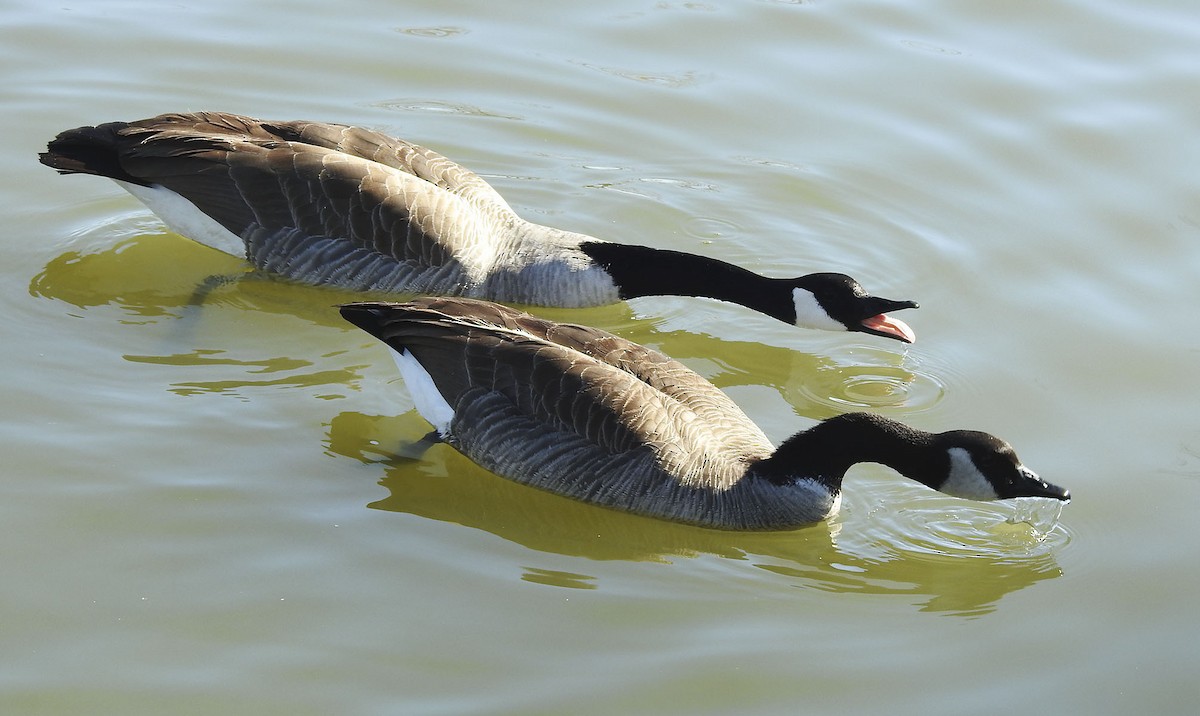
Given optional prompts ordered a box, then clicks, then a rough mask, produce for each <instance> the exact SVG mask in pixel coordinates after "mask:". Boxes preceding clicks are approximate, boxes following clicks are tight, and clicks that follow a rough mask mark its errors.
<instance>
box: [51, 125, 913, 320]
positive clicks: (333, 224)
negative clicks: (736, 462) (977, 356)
mask: <svg viewBox="0 0 1200 716" xmlns="http://www.w3.org/2000/svg"><path fill="white" fill-rule="evenodd" d="M40 159H41V162H42V163H43V164H45V165H47V166H50V167H53V168H55V169H57V170H58V171H59V172H61V173H63V174H96V175H99V176H105V177H109V178H111V179H113V180H115V181H116V182H117V183H118V184H120V185H121V186H122V187H124V188H125V189H127V190H128V191H129V192H130V193H131V194H133V195H134V196H135V197H137V198H138V199H140V200H142V201H143V202H144V203H145V204H146V205H147V206H148V207H150V209H151V210H152V211H154V213H156V214H157V215H158V216H159V217H160V218H161V219H162V220H163V221H164V222H165V223H166V225H167V226H168V227H169V228H170V229H171V230H173V231H175V232H177V233H179V234H182V235H184V236H187V237H190V238H192V239H194V240H196V241H199V242H200V243H202V244H205V245H207V246H211V247H213V248H216V249H219V250H222V251H225V252H227V253H230V254H233V255H235V256H245V257H246V258H248V259H249V261H250V262H251V263H252V264H253V265H254V266H256V267H257V268H259V269H262V270H265V271H270V272H273V273H276V274H279V275H282V276H284V277H286V278H290V279H293V280H297V281H302V282H305V283H310V284H331V285H335V286H341V287H344V288H349V289H353V290H363V291H380V292H391V293H408V294H411V293H428V294H436V295H454V296H472V297H476V298H487V299H490V300H494V301H507V302H513V303H523V304H531V305H542V306H560V307H564V308H576V307H581V306H596V305H603V304H607V303H615V302H616V301H618V300H622V299H628V298H634V297H637V296H650V295H678V296H704V297H708V298H715V299H719V300H722V301H730V302H733V303H739V304H742V305H743V306H746V307H748V308H751V309H754V310H756V311H760V312H762V313H765V314H767V315H769V316H772V317H774V318H777V319H779V320H781V321H784V322H786V323H791V324H794V325H797V326H801V327H806V328H819V329H826V330H836V331H859V332H862V333H870V334H873V335H877V336H884V337H887V338H894V339H897V340H900V341H904V342H908V343H911V342H913V341H914V340H915V335H914V334H913V331H912V329H911V328H909V327H908V326H907V325H905V324H904V323H903V322H902V321H899V320H897V319H895V318H892V317H890V316H887V315H886V312H887V311H895V310H900V309H904V308H916V307H917V304H916V303H915V302H913V301H894V300H889V299H884V298H879V297H876V296H871V295H869V294H868V293H867V292H866V291H865V290H863V288H862V286H860V285H859V284H858V282H857V281H855V280H854V279H852V278H850V277H849V276H845V275H843V274H837V273H815V274H809V275H807V276H801V277H799V278H767V277H765V276H760V275H758V274H756V273H753V272H751V271H747V270H746V269H743V268H740V267H738V266H734V265H732V264H729V263H725V262H723V261H719V260H717V259H712V258H707V257H704V256H697V255H694V254H687V253H682V252H679V251H668V250H663V249H653V248H649V247H646V246H632V245H628V244H616V243H610V242H607V241H601V240H599V239H595V238H592V237H590V236H586V235H584V234H577V233H572V232H569V231H563V230H561V229H555V228H551V227H548V226H542V225H539V224H534V223H531V222H528V221H525V220H524V219H521V218H520V217H518V216H517V215H516V213H514V212H513V210H512V209H511V208H510V207H509V205H508V204H507V203H506V202H505V201H504V199H503V198H501V196H500V194H498V193H497V192H496V190H495V189H493V188H492V187H491V185H489V184H488V183H487V182H486V181H484V180H483V179H481V178H480V177H479V176H478V175H476V174H475V173H473V172H471V171H470V170H468V169H466V168H464V167H462V166H459V165H458V164H456V163H454V162H452V161H450V160H449V159H446V158H445V157H443V156H441V155H440V154H437V153H436V152H433V151H431V150H429V149H425V148H424V147H420V146H417V145H416V144H412V143H410V142H406V141H404V140H401V139H394V138H392V137H388V136H386V135H383V134H380V133H378V132H373V131H371V130H368V129H362V128H359V127H350V126H346V125H340V124H324V123H319V122H265V121H261V120H257V119H252V118H250V117H242V116H239V115H235V114H223V113H218V112H200V113H196V114H164V115H161V116H158V117H153V118H151V119H144V120H141V121H137V122H110V123H108V124H101V125H98V126H95V127H80V128H78V129H71V130H68V131H65V132H63V133H61V134H59V135H58V137H57V138H55V139H54V140H52V141H51V142H50V144H49V146H48V148H47V151H46V152H44V153H42V154H41V155H40Z"/></svg>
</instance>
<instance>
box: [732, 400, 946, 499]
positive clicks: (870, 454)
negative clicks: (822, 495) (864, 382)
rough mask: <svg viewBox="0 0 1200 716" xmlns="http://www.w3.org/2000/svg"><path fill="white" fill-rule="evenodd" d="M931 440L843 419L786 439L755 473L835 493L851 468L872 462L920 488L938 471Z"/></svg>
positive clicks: (885, 422)
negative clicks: (804, 481)
mask: <svg viewBox="0 0 1200 716" xmlns="http://www.w3.org/2000/svg"><path fill="white" fill-rule="evenodd" d="M933 440H934V436H933V435H932V434H931V433H927V432H924V431H922V430H917V429H916V428H911V427H909V426H907V425H904V424H903V423H899V422H896V421H895V420H890V419H888V418H884V417H882V416H879V415H874V414H872V413H846V414H844V415H838V416H836V417H833V418H829V419H828V420H825V421H822V422H820V423H818V424H817V425H815V426H813V427H812V428H809V429H808V430H804V431H802V432H799V433H797V434H795V435H793V436H792V437H790V438H788V439H787V440H786V441H784V443H783V444H782V445H780V446H779V448H778V449H777V450H776V451H775V452H774V454H772V455H771V456H770V457H769V458H767V459H765V460H763V461H761V462H760V463H758V464H757V465H755V467H754V471H755V472H756V473H758V474H760V475H762V476H763V477H765V478H766V479H768V480H770V481H771V482H773V483H776V484H784V483H788V482H793V481H795V480H797V479H801V478H810V479H814V480H817V481H819V482H821V483H822V484H824V485H825V486H826V487H828V488H830V489H831V490H833V491H838V490H840V489H841V486H842V478H843V477H844V476H845V474H846V471H847V470H849V469H850V467H851V466H853V465H856V464H858V463H860V462H875V463H879V464H881V465H887V466H888V467H890V468H892V469H894V470H896V471H897V472H899V473H900V474H902V475H904V476H906V477H909V478H911V479H915V480H918V481H920V482H925V481H926V480H929V479H934V478H933V475H934V474H936V473H937V472H938V470H939V469H941V468H939V466H938V465H937V464H936V460H937V454H938V451H936V450H934V449H932V445H933ZM926 484H928V483H927V482H926Z"/></svg>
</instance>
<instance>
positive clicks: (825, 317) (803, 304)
mask: <svg viewBox="0 0 1200 716" xmlns="http://www.w3.org/2000/svg"><path fill="white" fill-rule="evenodd" d="M792 302H793V303H795V304H796V325H797V326H800V327H801V328H816V329H819V330H824V331H845V330H849V329H847V328H846V327H845V326H844V325H842V324H841V322H839V321H835V320H833V319H832V318H830V316H829V314H828V313H826V312H825V309H824V308H821V304H820V303H817V297H816V296H814V295H813V293H812V291H806V290H805V289H803V288H793V289H792Z"/></svg>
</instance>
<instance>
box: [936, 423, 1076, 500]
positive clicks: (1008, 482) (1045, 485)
mask: <svg viewBox="0 0 1200 716" xmlns="http://www.w3.org/2000/svg"><path fill="white" fill-rule="evenodd" d="M933 442H934V444H935V445H936V446H938V447H939V448H940V449H941V450H943V451H944V452H945V455H946V467H945V470H944V475H945V477H944V479H943V480H942V481H941V483H940V484H930V487H933V488H935V489H937V490H939V491H941V492H944V493H946V494H947V495H953V496H955V497H965V498H967V499H970V500H1006V499H1009V498H1013V497H1048V498H1051V499H1055V500H1062V501H1063V502H1067V501H1069V500H1070V499H1071V493H1070V492H1069V491H1068V490H1066V489H1064V488H1062V487H1059V486H1058V485H1052V484H1050V483H1049V482H1046V481H1045V480H1043V479H1042V478H1040V477H1038V475H1037V473H1035V472H1034V471H1033V470H1030V469H1029V468H1027V467H1025V465H1024V464H1022V463H1021V460H1020V459H1019V458H1018V457H1017V453H1016V451H1014V450H1013V449H1012V446H1011V445H1009V444H1008V443H1007V442H1005V441H1003V440H1001V439H1000V438H998V437H996V436H995V435H990V434H988V433H983V432H978V431H974V430H951V431H949V432H944V433H938V434H937V435H935V436H934V440H933Z"/></svg>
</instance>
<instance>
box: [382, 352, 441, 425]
mask: <svg viewBox="0 0 1200 716" xmlns="http://www.w3.org/2000/svg"><path fill="white" fill-rule="evenodd" d="M389 350H390V351H391V354H392V358H393V359H394V360H395V361H396V367H397V368H399V369H400V376H401V377H403V378H404V384H405V385H407V386H408V392H409V393H410V394H411V395H412V399H413V405H414V406H416V408H417V412H418V413H420V414H421V417H422V418H425V419H426V420H428V421H429V423H430V425H433V427H434V429H436V430H437V431H438V435H441V436H442V437H445V436H446V435H447V434H448V433H449V432H450V420H451V419H453V418H454V408H451V407H450V404H449V403H447V402H446V399H445V398H443V397H442V394H441V393H439V392H438V389H437V385H435V384H434V382H433V378H432V377H430V375H429V371H427V370H425V368H424V367H423V366H422V365H421V364H420V363H418V362H417V359H416V358H413V355H412V353H409V352H408V351H404V352H403V353H401V352H400V351H397V350H393V349H390V348H389Z"/></svg>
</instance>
